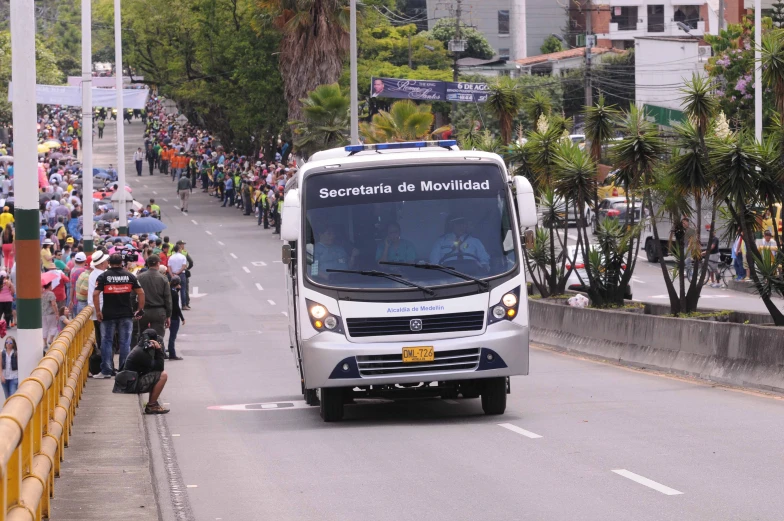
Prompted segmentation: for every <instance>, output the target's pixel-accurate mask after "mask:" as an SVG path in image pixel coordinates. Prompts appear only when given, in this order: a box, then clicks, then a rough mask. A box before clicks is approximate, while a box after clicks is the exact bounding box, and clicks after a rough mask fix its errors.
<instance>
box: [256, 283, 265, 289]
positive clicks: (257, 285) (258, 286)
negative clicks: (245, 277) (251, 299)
mask: <svg viewBox="0 0 784 521" xmlns="http://www.w3.org/2000/svg"><path fill="white" fill-rule="evenodd" d="M256 289H257V290H259V291H264V288H262V287H261V284H259V283H258V282H257V283H256Z"/></svg>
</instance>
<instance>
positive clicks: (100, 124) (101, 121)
mask: <svg viewBox="0 0 784 521" xmlns="http://www.w3.org/2000/svg"><path fill="white" fill-rule="evenodd" d="M96 126H97V127H98V139H103V129H104V128H106V120H105V119H99V120H98V124H97V125H96Z"/></svg>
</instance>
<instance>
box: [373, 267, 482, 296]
mask: <svg viewBox="0 0 784 521" xmlns="http://www.w3.org/2000/svg"><path fill="white" fill-rule="evenodd" d="M379 264H388V265H390V266H408V267H411V268H420V269H423V270H436V271H442V272H444V273H448V274H450V275H454V276H455V277H458V278H461V279H463V280H470V281H472V282H476V283H477V284H479V285H480V286H481V287H482V288H484V289H487V288H489V287H490V283H489V282H487V281H486V280H482V279H478V278H476V277H472V276H471V275H467V274H465V273H463V272H461V271H457V270H455V269H453V268H450V267H448V266H442V265H440V264H430V263H429V262H419V263H416V262H387V261H381V262H379Z"/></svg>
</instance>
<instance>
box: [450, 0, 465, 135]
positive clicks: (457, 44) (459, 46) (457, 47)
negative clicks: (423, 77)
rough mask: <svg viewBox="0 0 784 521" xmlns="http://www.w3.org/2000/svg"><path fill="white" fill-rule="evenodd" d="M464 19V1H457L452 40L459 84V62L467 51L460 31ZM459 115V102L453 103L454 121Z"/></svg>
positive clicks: (454, 72)
mask: <svg viewBox="0 0 784 521" xmlns="http://www.w3.org/2000/svg"><path fill="white" fill-rule="evenodd" d="M462 17H463V0H457V7H456V8H455V37H454V39H453V40H452V51H453V52H454V70H453V71H452V81H454V82H455V83H457V80H458V78H459V74H458V67H457V60H458V59H459V58H460V53H461V52H463V51H464V50H465V45H464V44H463V41H462V38H461V37H462V35H463V34H462V32H461V31H460V19H461V18H462ZM456 114H457V102H456V101H453V102H452V121H454V118H455V115H456Z"/></svg>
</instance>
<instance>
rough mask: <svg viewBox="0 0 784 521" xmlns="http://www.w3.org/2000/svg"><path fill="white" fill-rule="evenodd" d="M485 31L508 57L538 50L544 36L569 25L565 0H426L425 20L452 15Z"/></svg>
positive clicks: (534, 53) (557, 32) (502, 54)
mask: <svg viewBox="0 0 784 521" xmlns="http://www.w3.org/2000/svg"><path fill="white" fill-rule="evenodd" d="M458 4H459V5H460V10H461V19H462V20H463V21H464V22H465V23H466V24H468V25H469V26H471V27H475V28H476V29H477V30H478V31H480V32H481V33H482V34H484V35H485V37H486V38H487V40H488V42H490V45H492V46H493V49H495V51H496V53H497V54H498V55H500V56H501V57H502V58H505V59H507V60H509V61H514V60H519V59H523V58H526V57H528V56H536V55H538V54H541V51H540V48H541V46H542V44H543V43H544V40H545V39H546V38H547V37H548V36H550V35H551V34H553V33H554V34H557V35H562V34H563V33H564V31H565V30H566V29H567V27H568V21H569V19H568V9H567V5H568V3H567V1H566V0H427V13H428V23H429V24H430V27H431V28H432V26H433V24H435V22H436V21H437V20H438V19H440V18H451V17H454V16H455V14H456V12H457V7H458Z"/></svg>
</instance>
